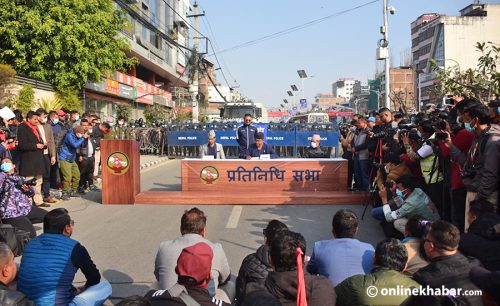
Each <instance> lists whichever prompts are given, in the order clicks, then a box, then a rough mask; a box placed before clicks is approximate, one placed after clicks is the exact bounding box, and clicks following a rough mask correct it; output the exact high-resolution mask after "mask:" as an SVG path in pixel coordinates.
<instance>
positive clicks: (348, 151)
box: [340, 120, 358, 190]
mask: <svg viewBox="0 0 500 306" xmlns="http://www.w3.org/2000/svg"><path fill="white" fill-rule="evenodd" d="M357 126H358V121H357V120H352V121H351V122H350V125H349V126H346V127H345V128H344V131H343V132H341V133H340V143H341V144H342V151H343V153H342V158H344V159H347V188H348V189H349V190H352V187H353V186H352V178H353V175H354V160H353V154H352V143H353V140H354V137H355V136H356V129H357ZM344 134H345V135H344ZM356 183H357V182H356V181H355V182H354V187H356V185H357V184H356Z"/></svg>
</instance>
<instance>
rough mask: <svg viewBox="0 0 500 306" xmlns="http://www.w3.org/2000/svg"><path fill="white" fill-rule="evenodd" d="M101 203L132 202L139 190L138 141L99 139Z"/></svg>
mask: <svg viewBox="0 0 500 306" xmlns="http://www.w3.org/2000/svg"><path fill="white" fill-rule="evenodd" d="M101 168H102V204H134V203H135V197H136V195H137V194H138V193H139V192H140V191H141V177H140V170H141V164H140V156H139V143H138V142H137V141H135V140H101Z"/></svg>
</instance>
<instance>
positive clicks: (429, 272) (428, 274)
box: [413, 220, 483, 306]
mask: <svg viewBox="0 0 500 306" xmlns="http://www.w3.org/2000/svg"><path fill="white" fill-rule="evenodd" d="M459 242H460V231H459V230H458V228H457V227H456V226H455V225H453V224H451V223H449V222H446V221H443V220H439V221H436V222H434V223H432V225H431V228H430V230H429V232H428V233H427V235H426V237H425V238H424V250H425V254H426V255H427V258H429V260H430V261H431V263H430V264H429V265H428V266H426V267H425V268H422V269H420V270H418V271H417V272H416V273H415V274H413V279H414V280H415V281H417V282H418V283H420V284H421V285H422V286H429V287H431V288H439V289H441V288H443V287H444V288H448V289H455V290H458V289H460V290H462V292H465V291H467V290H478V289H479V288H478V287H477V286H476V285H474V284H473V283H472V281H471V279H470V276H469V273H470V271H471V269H472V268H473V267H479V266H480V265H481V264H480V262H479V260H477V259H475V258H467V257H465V256H464V255H462V254H461V253H460V252H458V245H459ZM455 298H457V299H458V300H460V301H461V302H462V304H461V305H474V306H481V305H483V302H482V300H481V296H480V295H472V296H457V297H455Z"/></svg>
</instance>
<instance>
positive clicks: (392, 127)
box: [370, 108, 401, 156]
mask: <svg viewBox="0 0 500 306" xmlns="http://www.w3.org/2000/svg"><path fill="white" fill-rule="evenodd" d="M379 118H380V122H381V124H380V125H376V126H375V127H374V128H373V131H372V132H371V133H370V138H371V139H372V141H371V145H370V151H376V152H375V153H376V154H379V153H380V148H378V150H376V148H377V147H379V146H380V145H381V146H382V151H383V152H393V153H397V152H400V151H401V150H400V147H399V144H398V139H397V137H395V136H396V130H397V126H398V125H397V122H396V121H393V117H392V113H391V111H390V110H389V109H388V108H381V109H380V111H379ZM382 154H383V153H382ZM376 156H377V155H376Z"/></svg>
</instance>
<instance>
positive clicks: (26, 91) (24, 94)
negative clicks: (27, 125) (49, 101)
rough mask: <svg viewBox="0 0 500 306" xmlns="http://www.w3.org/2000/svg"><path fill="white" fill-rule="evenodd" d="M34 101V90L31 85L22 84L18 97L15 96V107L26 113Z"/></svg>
mask: <svg viewBox="0 0 500 306" xmlns="http://www.w3.org/2000/svg"><path fill="white" fill-rule="evenodd" d="M34 102H35V91H34V90H33V87H31V86H30V85H28V84H24V85H23V87H22V88H21V90H20V91H19V97H18V98H17V102H16V108H18V109H20V110H21V111H22V112H23V114H26V113H27V112H28V111H30V110H31V109H32V108H33V106H34Z"/></svg>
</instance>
